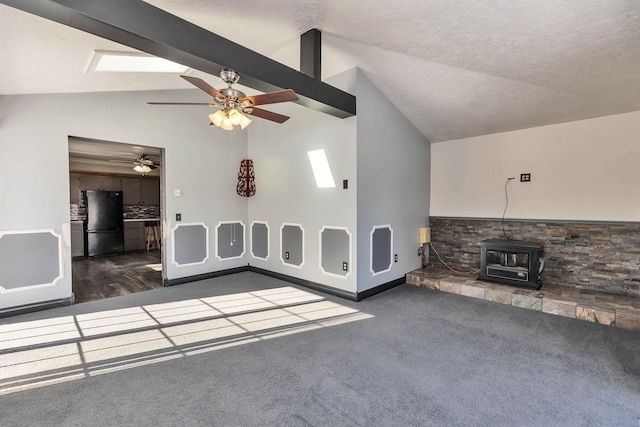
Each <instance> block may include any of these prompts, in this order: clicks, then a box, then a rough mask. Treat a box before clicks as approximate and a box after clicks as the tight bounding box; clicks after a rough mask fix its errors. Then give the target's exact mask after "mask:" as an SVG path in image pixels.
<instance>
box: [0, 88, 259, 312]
mask: <svg viewBox="0 0 640 427" xmlns="http://www.w3.org/2000/svg"><path fill="white" fill-rule="evenodd" d="M204 98H206V95H205V94H201V93H200V91H197V90H185V91H162V92H114V93H87V94H56V95H23V96H0V117H1V118H2V119H1V122H0V230H4V231H7V230H14V231H15V230H24V231H33V230H53V231H54V232H56V233H60V234H62V235H63V238H64V244H63V251H62V258H63V266H64V277H63V278H62V279H61V280H59V281H58V282H57V283H56V284H55V286H49V287H43V288H39V289H37V290H24V291H22V292H20V291H18V292H13V293H10V294H3V295H0V308H6V307H13V306H17V305H22V304H30V303H35V302H40V301H47V300H54V299H59V298H68V297H70V295H71V250H70V225H69V160H68V146H67V144H68V142H67V139H68V137H69V135H72V136H78V137H84V138H93V139H99V140H106V141H114V142H122V143H128V144H137V145H144V146H152V147H160V148H164V149H165V164H164V169H163V172H164V183H163V184H164V188H165V191H166V198H165V205H164V207H163V208H164V209H163V213H164V224H163V232H164V244H165V251H164V253H165V254H170V253H171V247H172V244H173V243H172V241H171V233H170V230H171V229H172V228H173V227H174V226H175V225H176V223H175V214H176V213H182V219H183V221H184V222H189V223H194V222H195V223H198V222H202V223H205V224H207V225H208V226H209V227H210V233H209V245H210V254H213V252H214V248H215V242H214V240H213V239H214V238H215V232H214V231H215V226H216V225H217V224H218V222H220V221H242V222H243V223H245V224H247V200H246V199H245V198H242V197H240V196H237V195H236V193H235V187H236V179H237V172H238V168H239V165H240V160H241V159H243V158H246V156H247V141H248V138H247V130H245V131H238V132H236V135H235V140H234V141H231V135H230V133H229V132H226V131H223V130H221V129H218V128H215V127H213V126H209V121H208V118H207V114H208V112H209V111H208V110H207V109H205V108H198V107H192V108H189V107H165V106H149V105H147V104H146V102H147V101H153V100H155V101H172V100H173V101H185V102H186V101H196V102H200V101H203V102H204V101H206V99H204ZM174 189H181V190H182V196H180V197H176V196H174V195H173V194H174ZM245 258H246V256H245ZM0 263H2V260H0ZM246 263H247V261H246V259H235V260H226V261H219V260H217V259H216V257H215V256H210V257H209V259H208V260H207V262H205V263H204V264H201V265H193V266H187V267H177V266H176V265H174V264H172V263H171V262H165V267H166V270H165V272H164V275H165V276H166V277H168V278H170V279H174V278H179V277H185V276H191V275H195V274H201V273H206V272H211V271H216V270H221V269H226V268H233V267H237V266H241V265H246ZM0 269H2V265H0Z"/></svg>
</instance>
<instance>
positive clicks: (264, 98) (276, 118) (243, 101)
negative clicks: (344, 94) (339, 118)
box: [147, 68, 298, 130]
mask: <svg viewBox="0 0 640 427" xmlns="http://www.w3.org/2000/svg"><path fill="white" fill-rule="evenodd" d="M180 77H182V78H183V79H185V80H186V81H188V82H189V83H191V84H192V85H194V86H195V87H197V88H198V89H200V90H202V91H204V92H206V93H208V94H209V95H211V96H212V97H213V99H214V100H215V102H212V103H207V102H147V104H152V105H204V106H206V107H211V108H220V109H219V110H218V111H216V112H215V113H213V114H209V119H210V120H211V124H213V125H216V126H218V127H221V128H222V129H224V130H232V129H233V127H234V126H240V127H241V128H242V129H244V128H246V127H247V126H249V123H251V120H250V119H248V118H247V117H246V116H245V114H248V115H250V116H254V117H260V118H261V119H266V120H271V121H272V122H276V123H284V122H286V121H287V120H289V117H288V116H285V115H282V114H278V113H274V112H272V111H267V110H263V109H262V108H257V107H256V105H265V104H275V103H278V102H288V101H297V100H298V96H297V95H296V93H295V92H294V91H293V90H291V89H285V90H280V91H277V92H270V93H265V94H262V95H254V96H246V95H245V94H244V92H241V91H239V90H237V89H234V88H233V87H232V85H233V84H234V83H237V82H238V80H239V79H240V74H238V73H237V72H235V71H233V70H230V69H228V68H224V69H222V71H220V78H221V79H222V80H223V81H224V82H225V83H227V85H228V87H226V88H224V89H220V90H217V89H215V88H213V87H212V86H210V85H209V84H208V83H207V82H205V81H204V80H202V79H199V78H198V77H191V76H180Z"/></svg>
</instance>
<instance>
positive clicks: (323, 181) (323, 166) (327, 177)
mask: <svg viewBox="0 0 640 427" xmlns="http://www.w3.org/2000/svg"><path fill="white" fill-rule="evenodd" d="M307 154H308V155H309V162H311V169H313V176H314V177H315V178H316V185H317V186H318V188H333V187H335V186H336V183H335V182H334V181H333V175H332V174H331V168H330V167H329V162H328V161H327V155H326V154H325V152H324V149H320V150H314V151H309V152H308V153H307Z"/></svg>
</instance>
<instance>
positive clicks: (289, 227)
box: [280, 224, 304, 268]
mask: <svg viewBox="0 0 640 427" xmlns="http://www.w3.org/2000/svg"><path fill="white" fill-rule="evenodd" d="M280 259H281V260H282V262H283V263H284V264H285V265H289V266H291V267H297V268H302V265H303V264H304V230H303V229H302V226H301V225H300V224H282V228H281V229H280Z"/></svg>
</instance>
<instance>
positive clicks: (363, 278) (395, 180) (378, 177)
mask: <svg viewBox="0 0 640 427" xmlns="http://www.w3.org/2000/svg"><path fill="white" fill-rule="evenodd" d="M416 84H419V83H418V82H417V83H416ZM356 96H357V108H358V122H357V132H358V151H357V158H358V162H357V168H358V233H357V240H358V292H362V291H364V290H366V289H369V288H372V287H374V286H377V285H380V284H382V283H386V282H389V281H391V280H394V279H398V278H401V277H403V276H404V274H406V273H407V272H409V271H411V270H414V269H416V268H419V267H420V266H421V260H420V257H419V256H418V248H419V247H420V240H419V238H418V229H419V228H420V227H424V226H426V225H428V222H429V171H430V163H431V159H430V153H431V151H430V150H431V147H430V144H429V142H428V141H427V140H426V138H425V137H424V136H423V135H422V134H420V133H419V132H418V131H417V130H416V128H415V127H414V126H413V125H412V124H411V123H410V122H409V121H408V120H407V119H406V118H405V117H404V116H403V115H402V114H401V113H400V112H399V111H398V110H397V109H396V107H394V105H393V104H392V103H391V101H390V100H389V99H387V98H386V97H385V96H384V95H383V94H382V93H381V92H380V91H379V90H378V89H377V88H376V87H375V86H374V85H373V84H372V83H371V81H370V80H369V79H368V78H367V77H366V76H365V75H364V73H363V72H362V71H360V70H359V71H358V76H357V79H356ZM385 224H389V225H391V228H392V229H393V240H394V242H393V247H394V253H395V254H398V262H397V263H394V264H393V265H392V267H391V270H390V271H388V272H386V273H383V274H379V275H376V276H375V277H374V276H373V275H372V273H371V271H370V267H371V265H370V256H369V254H370V233H371V230H372V229H373V227H374V226H376V225H385Z"/></svg>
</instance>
